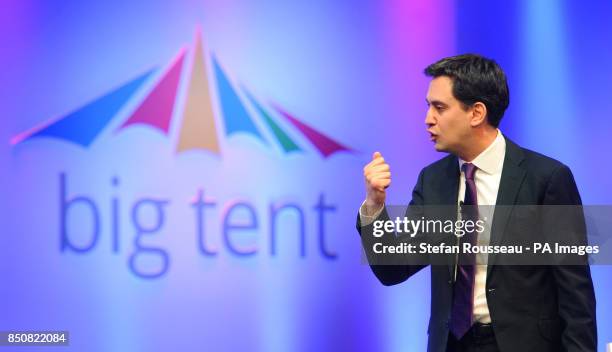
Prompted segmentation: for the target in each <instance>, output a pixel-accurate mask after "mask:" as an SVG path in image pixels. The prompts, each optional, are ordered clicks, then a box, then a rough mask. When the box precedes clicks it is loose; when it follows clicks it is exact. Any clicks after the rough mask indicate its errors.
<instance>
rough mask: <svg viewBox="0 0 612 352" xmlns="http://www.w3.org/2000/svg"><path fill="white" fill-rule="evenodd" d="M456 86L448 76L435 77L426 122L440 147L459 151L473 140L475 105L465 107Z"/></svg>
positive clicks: (430, 86)
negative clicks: (458, 95)
mask: <svg viewBox="0 0 612 352" xmlns="http://www.w3.org/2000/svg"><path fill="white" fill-rule="evenodd" d="M452 90H453V81H452V80H451V79H450V78H449V77H447V76H439V77H436V78H434V79H432V80H431V82H430V83H429V91H428V92H427V105H428V109H427V116H426V117H425V124H426V125H427V132H429V134H430V138H431V140H432V141H433V142H434V143H435V145H434V147H435V148H436V150H437V151H439V152H449V153H453V154H458V153H459V152H460V151H461V150H463V149H464V147H463V146H464V145H465V144H466V143H467V142H468V141H469V137H470V133H471V129H472V127H471V125H470V120H471V109H468V110H467V111H466V110H464V108H463V105H462V104H461V102H460V101H459V100H457V99H455V97H454V96H453V92H452Z"/></svg>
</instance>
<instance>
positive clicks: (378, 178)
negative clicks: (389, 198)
mask: <svg viewBox="0 0 612 352" xmlns="http://www.w3.org/2000/svg"><path fill="white" fill-rule="evenodd" d="M363 176H364V177H365V184H366V201H365V206H366V210H367V213H370V214H371V213H372V212H375V211H376V210H378V209H380V208H382V207H383V205H384V204H385V198H386V192H385V190H386V189H387V187H389V185H390V184H391V171H390V168H389V164H387V163H386V162H385V159H383V157H382V155H381V154H380V153H379V152H375V153H374V154H373V155H372V161H370V162H369V163H368V164H367V165H366V166H365V167H364V168H363Z"/></svg>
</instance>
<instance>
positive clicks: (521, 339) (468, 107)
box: [357, 55, 597, 352]
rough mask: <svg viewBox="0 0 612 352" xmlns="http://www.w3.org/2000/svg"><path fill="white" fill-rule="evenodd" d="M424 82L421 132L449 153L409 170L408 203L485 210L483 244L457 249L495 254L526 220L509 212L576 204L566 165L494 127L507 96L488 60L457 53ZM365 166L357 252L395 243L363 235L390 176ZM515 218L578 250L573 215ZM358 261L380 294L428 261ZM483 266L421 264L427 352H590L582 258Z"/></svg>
mask: <svg viewBox="0 0 612 352" xmlns="http://www.w3.org/2000/svg"><path fill="white" fill-rule="evenodd" d="M425 74H426V75H427V76H429V77H432V80H431V82H430V86H429V91H428V93H427V104H428V106H429V109H428V111H427V116H426V119H425V123H426V125H427V131H428V132H429V134H430V138H431V140H432V142H434V144H435V148H436V150H438V151H442V152H448V153H449V155H448V156H446V157H444V158H442V159H441V160H438V161H437V162H434V163H433V164H431V165H429V166H427V167H425V168H424V169H423V170H422V171H421V173H420V174H419V177H418V181H417V184H416V185H415V187H414V190H413V193H412V200H411V202H410V205H411V206H413V207H415V206H416V207H424V206H442V205H446V206H455V207H458V206H463V205H473V206H479V207H480V206H496V207H495V208H494V209H495V210H494V211H493V219H492V220H491V225H490V227H489V229H488V230H487V231H485V232H486V234H487V235H488V237H487V236H484V235H483V234H480V233H479V234H478V236H475V237H469V236H466V238H465V240H467V239H468V238H470V241H474V243H477V244H478V245H492V246H497V245H503V244H508V243H512V241H513V239H516V237H517V236H521V234H522V233H525V232H527V231H525V230H526V228H525V221H526V219H525V218H523V217H521V216H520V215H517V213H520V212H519V211H517V210H513V209H515V208H517V206H523V205H528V206H557V205H577V206H579V205H581V199H580V195H579V192H578V189H577V187H576V183H575V181H574V178H573V176H572V173H571V171H570V169H569V168H568V167H567V166H565V165H563V164H562V163H560V162H558V161H556V160H554V159H551V158H549V157H546V156H544V155H541V154H538V153H535V152H533V151H530V150H527V149H524V148H521V147H520V146H518V145H516V144H515V143H513V142H512V141H510V140H509V139H507V138H506V137H504V136H503V135H502V134H501V132H500V131H499V130H498V126H499V122H500V120H501V118H502V116H503V114H504V112H505V110H506V108H507V107H508V104H509V93H508V86H507V83H506V77H505V74H504V72H503V71H502V69H501V68H500V67H499V66H498V65H497V63H495V62H494V61H492V60H490V59H487V58H484V57H481V56H478V55H459V56H454V57H449V58H445V59H442V60H440V61H438V62H436V63H434V64H432V65H430V66H429V67H427V68H426V69H425ZM372 159H373V160H372V161H371V162H370V163H369V164H367V165H366V166H365V167H364V176H365V182H366V200H365V201H364V202H363V204H362V206H361V208H360V210H359V216H358V220H357V229H358V231H359V233H360V235H361V238H362V242H363V245H364V249H365V250H366V253H368V252H369V251H371V247H370V246H371V245H372V243H373V242H374V241H376V240H384V241H386V242H387V243H398V237H396V234H395V233H385V234H384V235H383V237H382V238H377V237H378V236H373V233H374V225H373V224H374V222H375V221H380V220H383V221H384V220H388V219H389V214H388V211H387V208H386V207H385V197H386V189H387V187H388V186H389V185H390V183H391V173H390V168H389V165H388V164H387V163H386V162H385V161H384V159H383V157H382V155H381V154H380V153H378V152H376V153H374V155H373V158H372ZM502 207H505V208H504V209H501V208H502ZM572 208H574V207H572ZM454 214H455V216H456V215H457V213H454ZM409 215H412V216H414V215H415V214H409ZM476 216H477V214H476ZM527 220H528V221H527V222H528V223H530V224H534V226H535V225H538V226H540V227H539V229H540V232H537V233H535V232H534V233H533V234H531V233H529V235H530V236H532V235H533V236H536V237H537V236H541V232H542V231H544V232H547V231H553V232H554V231H557V230H559V231H566V232H568V233H572V234H574V235H575V234H578V235H577V237H575V239H576V240H575V241H574V242H573V243H578V244H586V235H585V227H584V218H583V215H582V212H581V211H579V212H578V213H577V212H576V211H574V212H573V219H572V217H566V216H564V217H562V218H561V219H559V218H555V219H552V218H549V219H545V218H542V217H539V218H537V220H536V221H535V222H529V221H532V220H533V219H527ZM553 228H554V229H553ZM536 237H534V238H536ZM370 254H371V253H370ZM448 257H449V258H451V257H452V256H451V255H448ZM368 259H369V260H370V264H371V265H370V266H371V268H372V270H373V272H374V274H375V275H376V277H377V278H378V279H379V280H380V281H381V282H382V283H383V284H384V285H395V284H398V283H401V282H403V281H405V280H406V279H408V278H409V277H410V276H412V275H413V274H415V273H416V272H418V271H419V270H420V269H422V268H423V267H425V266H426V264H428V263H408V262H393V265H389V263H388V262H387V263H384V264H380V263H378V262H376V261H374V260H373V259H372V257H371V256H370V255H369V256H368ZM492 259H493V258H492V257H491V256H489V258H488V261H487V260H485V261H484V263H485V264H482V263H480V262H479V264H478V265H474V262H469V261H468V262H466V263H458V262H455V263H454V264H453V263H452V260H450V261H449V264H448V265H444V264H440V263H435V264H436V265H433V263H429V264H432V265H431V285H432V287H431V316H430V321H429V328H428V334H429V341H428V351H435V352H442V351H504V352H505V351H521V352H524V351H538V352H545V351H551V352H552V351H595V350H596V348H597V329H596V321H595V295H594V291H593V284H592V281H591V274H590V270H589V266H588V264H587V261H586V259H582V258H578V259H577V260H576V258H573V259H574V261H572V262H571V263H565V262H561V263H557V265H552V264H551V265H502V264H501V263H500V262H496V261H493V260H492ZM487 262H488V265H487V264H486V263H487ZM495 263H497V264H495ZM549 264H550V263H549ZM415 299H416V297H415Z"/></svg>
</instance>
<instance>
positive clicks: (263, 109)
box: [11, 29, 352, 158]
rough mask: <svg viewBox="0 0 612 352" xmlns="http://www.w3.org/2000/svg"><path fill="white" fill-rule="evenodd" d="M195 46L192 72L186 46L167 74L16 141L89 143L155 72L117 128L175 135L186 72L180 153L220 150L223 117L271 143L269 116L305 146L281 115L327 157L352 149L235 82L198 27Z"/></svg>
mask: <svg viewBox="0 0 612 352" xmlns="http://www.w3.org/2000/svg"><path fill="white" fill-rule="evenodd" d="M192 49H193V50H192V64H191V68H190V69H191V70H190V73H189V74H187V75H182V72H183V69H184V66H186V65H184V61H185V57H186V55H187V53H188V52H189V49H188V48H187V47H186V48H183V49H181V50H180V51H179V52H178V53H177V54H176V56H175V58H174V59H173V60H172V61H171V62H170V64H169V65H168V66H167V68H165V70H164V71H163V72H162V73H161V74H158V75H155V74H154V73H156V72H157V70H156V69H152V70H150V71H148V72H146V73H144V74H142V75H140V76H138V77H136V78H134V79H132V80H130V81H129V82H126V83H124V84H123V85H121V86H120V87H118V88H116V89H114V90H112V91H110V92H108V93H106V94H104V95H102V96H101V97H98V98H97V99H95V100H93V101H91V102H89V103H87V104H85V105H84V106H82V107H80V108H78V109H76V110H75V111H73V112H71V113H68V114H66V115H64V116H61V117H59V118H57V119H55V120H53V121H50V122H47V123H44V124H42V125H41V126H38V127H35V128H33V129H31V130H29V131H26V132H23V133H21V134H19V135H17V136H15V137H14V138H12V139H11V144H13V145H16V144H19V143H23V142H25V141H28V140H30V139H34V138H39V137H51V138H57V139H61V140H65V141H69V142H72V143H75V144H78V145H80V146H82V147H89V146H90V145H91V144H92V143H93V142H94V141H95V140H96V138H97V137H98V136H99V135H100V133H101V132H102V131H103V130H104V129H105V128H106V127H107V126H108V125H109V123H110V122H111V121H112V120H113V118H114V117H115V115H117V114H118V112H119V111H120V110H121V109H122V107H124V106H125V105H126V104H128V103H130V102H132V99H135V96H137V94H136V93H137V92H139V91H140V89H141V88H142V87H143V86H145V85H146V84H145V83H147V82H149V81H150V79H152V78H153V77H158V78H156V82H154V83H153V87H152V89H151V90H150V92H149V93H148V94H146V96H144V98H142V100H141V101H140V102H137V104H135V106H136V107H135V108H134V110H133V111H132V112H131V113H130V114H128V117H127V118H126V120H125V121H124V122H123V123H122V124H121V125H120V126H119V128H118V129H117V130H116V131H115V132H120V131H122V130H123V129H125V128H128V127H130V126H132V125H137V124H140V125H146V126H149V127H151V128H154V129H157V130H158V131H159V132H161V133H162V134H164V135H166V136H169V133H170V122H171V119H172V115H173V111H174V106H175V104H176V103H177V92H178V90H179V87H180V86H181V77H183V76H184V77H187V78H186V79H185V81H187V82H185V84H188V86H187V93H186V94H185V95H184V96H185V97H184V99H185V101H184V109H183V111H182V112H181V113H177V115H178V116H179V118H181V119H182V121H180V127H179V131H178V134H179V136H178V139H177V141H178V142H177V144H176V152H177V153H180V152H183V151H187V150H206V151H208V152H212V153H215V154H220V153H221V150H220V147H219V135H220V134H223V132H221V131H219V126H218V125H219V124H220V123H221V124H223V127H224V135H225V136H226V137H230V136H232V135H234V134H236V133H245V134H248V135H251V136H253V137H254V138H256V139H259V140H260V141H261V142H263V143H264V144H265V145H270V143H269V141H268V140H267V139H266V137H265V136H264V134H263V133H262V132H261V131H260V128H259V127H257V126H258V125H257V124H256V123H255V122H254V119H256V118H258V119H259V120H260V121H263V123H262V124H261V125H263V126H266V127H267V129H268V130H269V132H270V133H269V136H272V137H271V138H272V139H273V140H274V141H275V142H276V143H277V144H278V145H279V146H280V149H281V150H282V151H283V152H284V153H290V152H294V151H303V150H305V149H304V147H303V146H300V145H299V144H298V143H297V142H296V141H295V140H294V139H292V137H291V136H290V134H289V132H288V129H286V128H284V127H283V125H282V124H280V123H279V122H278V119H281V120H284V122H285V124H284V125H285V126H289V127H290V128H291V129H292V130H294V133H299V134H301V135H302V136H303V137H304V139H305V140H307V141H308V142H309V143H310V144H311V145H312V147H314V149H316V150H317V151H318V152H319V153H320V154H321V155H322V157H324V158H327V157H328V156H330V155H332V154H334V153H336V152H340V151H347V152H351V151H352V150H351V149H350V148H348V147H346V146H344V145H342V144H341V143H339V142H337V141H335V140H334V139H332V138H330V137H328V136H326V135H325V134H323V133H322V132H320V131H318V130H317V129H315V128H313V127H312V126H309V125H307V124H306V123H304V122H302V121H300V120H299V119H298V118H296V117H295V116H294V115H292V114H291V113H289V112H287V111H286V110H285V109H283V108H282V107H280V106H279V105H277V104H274V103H270V104H267V105H266V104H263V103H261V102H260V101H259V100H258V99H257V98H256V97H255V96H254V95H253V94H252V93H251V92H250V91H249V90H248V89H247V88H245V87H244V86H241V85H236V84H234V83H233V82H232V81H231V80H230V79H229V77H228V75H227V74H226V72H225V70H224V69H223V67H222V65H221V64H220V63H219V62H218V60H217V59H216V57H215V55H214V54H210V55H207V54H205V51H204V46H203V44H202V36H201V32H200V30H199V29H198V30H197V31H196V34H195V40H194V44H193V45H192ZM209 63H210V64H211V65H212V69H211V71H212V73H213V76H214V80H210V77H209V74H208V71H207V67H208V66H207V65H208V64H209ZM210 87H214V89H215V90H216V98H217V103H218V104H217V106H218V109H217V111H219V114H220V115H221V117H220V118H218V119H215V114H214V112H213V111H214V109H213V97H212V96H211V94H210V93H211V92H210ZM239 93H242V94H239ZM247 105H248V106H249V107H251V109H250V111H252V112H249V109H247V107H246V106H247Z"/></svg>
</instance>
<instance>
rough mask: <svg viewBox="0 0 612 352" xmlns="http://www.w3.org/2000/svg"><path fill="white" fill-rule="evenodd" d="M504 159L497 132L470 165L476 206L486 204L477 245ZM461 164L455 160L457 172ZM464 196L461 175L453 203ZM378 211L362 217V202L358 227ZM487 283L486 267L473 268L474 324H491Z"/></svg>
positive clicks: (485, 240) (485, 236)
mask: <svg viewBox="0 0 612 352" xmlns="http://www.w3.org/2000/svg"><path fill="white" fill-rule="evenodd" d="M505 156H506V140H505V139H504V137H503V136H502V134H501V132H500V131H499V130H498V131H497V136H496V137H495V140H494V141H493V143H491V144H490V145H489V146H488V147H487V148H486V149H485V150H484V151H483V152H482V153H480V154H479V155H478V156H477V157H476V158H474V160H472V164H474V166H476V168H477V169H476V173H475V174H474V181H475V183H476V191H477V197H478V205H479V206H482V205H486V206H490V207H484V208H480V209H479V218H480V219H482V220H485V230H484V231H483V232H482V233H480V234H479V235H478V245H485V246H486V245H488V244H489V240H490V235H491V223H492V220H493V209H494V207H493V206H494V205H495V203H496V202H497V193H498V191H499V182H500V180H501V174H502V170H503V167H504V157H505ZM464 163H465V161H464V160H461V159H460V158H459V165H458V167H459V170H461V166H462V165H463V164H464ZM464 196H465V175H464V174H463V172H461V179H460V180H459V193H458V198H457V203H459V202H462V201H463V198H464ZM381 212H382V208H381V209H379V210H378V211H376V212H374V214H371V215H368V214H366V209H365V201H364V203H362V205H361V207H360V208H359V217H360V221H361V225H362V226H365V225H368V224H371V223H372V222H373V221H374V220H375V219H376V218H377V217H378V215H380V213H381ZM478 255H479V256H482V257H480V258H478V262H480V263H486V260H487V258H486V254H484V255H483V254H478ZM486 281H487V265H486V264H482V265H477V266H476V279H475V286H474V310H473V316H474V321H475V322H480V323H483V324H487V323H490V322H491V316H490V314H489V307H488V306H487V296H486V289H485V285H486Z"/></svg>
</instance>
